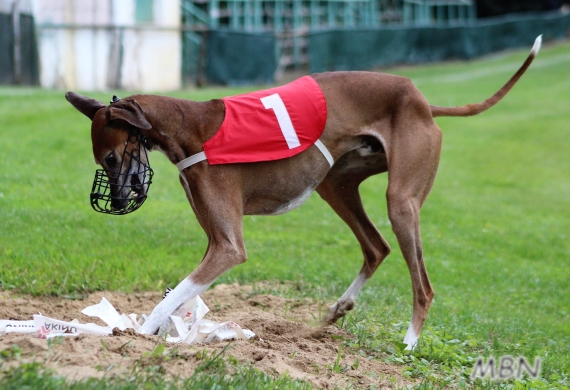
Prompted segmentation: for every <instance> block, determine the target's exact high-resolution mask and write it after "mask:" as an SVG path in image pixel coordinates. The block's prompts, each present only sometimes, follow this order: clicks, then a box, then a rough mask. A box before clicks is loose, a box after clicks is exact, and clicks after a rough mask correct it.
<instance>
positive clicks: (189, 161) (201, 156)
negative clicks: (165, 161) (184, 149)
mask: <svg viewBox="0 0 570 390" xmlns="http://www.w3.org/2000/svg"><path fill="white" fill-rule="evenodd" d="M207 159H208V158H207V157H206V153H204V152H200V153H196V154H193V155H192V156H190V157H188V158H185V159H184V160H182V161H180V162H179V163H178V164H176V167H177V168H178V170H179V171H180V172H182V170H184V169H186V168H188V167H190V166H192V165H194V164H196V163H199V162H200V161H204V160H207Z"/></svg>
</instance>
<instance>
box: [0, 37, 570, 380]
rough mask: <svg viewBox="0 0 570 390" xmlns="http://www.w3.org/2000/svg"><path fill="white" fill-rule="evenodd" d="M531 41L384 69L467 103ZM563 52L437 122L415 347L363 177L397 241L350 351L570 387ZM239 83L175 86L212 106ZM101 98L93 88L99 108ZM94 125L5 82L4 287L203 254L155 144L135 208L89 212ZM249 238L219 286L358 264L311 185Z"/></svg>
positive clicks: (73, 289) (413, 366) (137, 276)
mask: <svg viewBox="0 0 570 390" xmlns="http://www.w3.org/2000/svg"><path fill="white" fill-rule="evenodd" d="M531 43H532V42H531ZM529 46H530V45H529ZM529 49H530V47H529ZM527 53H528V51H526V50H525V51H517V52H511V53H507V54H501V55H497V56H493V57H488V58H485V59H482V60H478V61H473V62H468V63H463V62H461V63H448V64H443V65H442V64H438V65H429V66H421V67H409V68H408V67H406V68H397V69H390V70H389V72H390V73H397V74H401V75H406V76H408V77H410V78H411V79H412V81H414V82H415V83H416V85H417V86H418V87H419V89H420V90H421V91H422V92H423V93H424V94H425V96H426V97H427V99H428V100H429V101H430V103H432V104H435V105H461V104H466V103H474V102H478V101H481V100H483V99H485V98H486V97H488V96H489V95H491V94H492V93H493V92H495V91H496V90H497V89H498V88H499V87H500V86H501V85H502V84H503V83H504V82H505V81H506V80H507V79H508V78H509V77H510V75H511V74H513V73H514V71H515V70H516V69H517V68H518V67H519V65H520V64H521V63H522V62H523V60H524V58H525V57H526V56H527ZM569 63H570V44H568V43H564V44H557V45H553V46H551V47H546V48H544V49H543V50H542V51H541V53H540V54H539V56H538V57H537V59H536V60H535V63H533V65H532V66H531V68H530V69H529V70H528V72H527V73H526V74H525V75H524V76H523V78H522V79H521V80H520V81H519V83H518V84H517V86H516V87H515V88H514V89H513V90H512V91H511V92H510V94H509V95H508V96H507V97H506V98H505V99H504V100H503V101H502V102H500V103H499V105H498V106H497V107H495V108H493V109H491V110H490V111H488V112H486V113H484V114H482V115H479V116H477V117H472V118H438V120H437V123H438V124H439V126H440V127H441V128H442V131H443V134H444V138H443V151H442V157H441V163H440V167H439V172H438V177H437V179H436V182H435V185H434V187H433V190H432V193H431V195H430V196H429V197H428V200H427V202H426V204H425V205H424V207H423V209H422V235H423V244H424V253H425V258H426V262H427V267H428V271H429V273H430V277H431V280H432V283H433V287H434V289H435V291H436V297H435V300H434V303H433V305H432V308H431V311H430V314H429V316H428V319H427V321H426V327H425V330H424V333H423V334H422V338H421V343H422V344H421V345H420V348H419V349H418V350H417V351H416V352H414V353H411V354H409V353H404V352H402V351H400V349H399V342H400V341H401V340H402V339H403V335H404V333H405V330H406V328H407V323H408V321H409V318H410V315H411V283H410V277H409V274H408V271H407V268H406V266H405V263H404V260H403V259H402V256H401V254H400V253H399V250H398V246H397V241H396V239H395V237H394V236H393V234H392V232H391V228H390V223H389V221H388V217H387V213H386V200H385V195H384V194H385V189H386V176H385V175H384V176H378V177H375V178H371V179H369V180H368V181H366V182H365V183H364V184H363V185H362V187H361V192H362V195H363V199H364V203H365V206H366V208H367V210H368V211H369V214H370V216H371V218H372V220H373V222H374V223H375V224H376V226H377V227H378V228H379V230H380V231H381V232H382V233H383V235H384V236H385V237H386V239H387V240H388V242H389V243H390V244H391V245H392V248H393V252H392V254H391V255H390V256H389V257H388V258H387V259H386V261H385V262H384V264H383V265H382V266H381V267H380V268H379V270H378V272H377V274H376V275H375V276H374V277H373V278H372V280H371V281H370V282H369V284H368V285H367V287H365V289H364V290H363V292H362V294H361V296H360V297H359V301H358V307H357V308H356V310H355V311H354V312H353V313H351V314H350V315H349V316H347V318H346V319H345V320H344V321H343V322H342V324H341V325H342V326H344V327H345V328H347V330H349V331H351V332H352V333H353V334H355V339H354V340H353V341H351V342H349V343H348V344H350V345H349V346H350V347H354V348H362V349H365V350H367V351H377V352H378V358H380V359H385V360H388V361H394V362H399V363H401V364H403V369H406V370H408V372H409V374H410V375H412V376H415V377H419V378H421V380H422V385H425V386H426V387H442V386H446V385H448V386H451V387H456V386H457V387H465V386H466V387H477V388H498V387H504V388H529V389H530V388H567V387H569V386H570V288H569V286H570V195H569V194H570V158H569V156H570V142H569V139H570V137H569V135H570V98H569V91H570V71H569V69H570V67H569V65H568V64H569ZM244 91H246V89H222V88H219V89H218V88H212V89H203V90H192V91H182V92H177V93H175V94H171V95H174V96H178V97H184V98H189V99H193V100H206V99H210V98H215V97H222V96H226V95H231V94H236V93H240V92H244ZM110 95H111V93H109V94H101V93H93V94H90V96H93V97H95V98H98V99H100V100H102V101H105V102H106V101H108V100H109V99H110ZM89 127H90V122H89V120H88V119H87V118H85V117H83V116H82V115H81V114H79V113H78V112H77V111H75V109H74V108H73V107H72V106H71V105H69V104H68V103H67V102H66V101H65V99H64V96H63V93H62V92H60V91H44V90H38V89H26V88H6V87H2V88H0V134H1V137H0V220H1V225H0V256H1V268H0V289H14V290H16V291H20V292H22V293H31V294H56V295H60V296H63V297H77V296H80V295H81V294H84V293H86V292H89V291H93V290H100V289H109V290H122V291H126V292H131V291H140V290H156V291H159V290H163V289H164V288H165V287H166V286H174V285H176V284H177V282H178V281H179V280H181V279H182V278H183V277H184V276H186V275H187V274H188V273H189V272H190V271H191V270H192V269H193V268H194V267H195V266H196V265H197V264H198V263H199V261H200V260H201V257H202V255H203V253H204V251H205V248H206V244H207V241H206V237H205V235H204V233H203V232H202V230H201V228H200V227H199V225H198V223H197V221H196V219H195V217H194V216H193V214H192V210H191V208H190V207H189V206H188V204H187V200H186V198H185V196H184V193H183V190H182V188H181V187H180V184H179V182H178V178H177V175H178V172H177V170H176V168H175V167H174V166H172V165H171V164H170V163H169V162H168V161H167V160H166V159H165V158H164V157H163V156H162V155H160V154H159V153H152V154H151V155H150V159H151V163H152V167H153V169H154V170H155V173H156V174H155V181H154V184H153V186H152V187H151V189H150V193H149V199H148V201H147V203H145V205H144V206H143V207H142V208H141V210H140V211H137V212H136V213H134V214H131V215H128V216H124V217H120V218H118V217H111V216H105V215H101V214H97V213H95V212H93V211H92V210H91V208H90V206H89V191H90V189H91V183H92V180H93V174H94V170H95V169H96V166H95V164H94V162H93V157H92V153H91V150H90V148H91V140H90V134H89ZM244 233H245V240H246V245H247V249H248V255H249V258H248V261H247V262H246V263H245V264H243V265H241V266H239V267H236V268H235V269H233V270H231V271H230V272H228V273H227V274H225V275H224V276H222V277H221V278H220V279H219V282H222V283H228V282H234V281H237V282H239V283H242V284H247V283H254V282H257V281H263V280H278V281H293V282H294V284H295V285H296V286H297V287H299V289H298V290H299V291H296V289H292V290H291V292H290V294H304V295H307V296H313V297H319V298H324V299H326V300H328V301H329V302H331V303H332V302H333V301H334V300H335V299H336V298H337V297H338V296H340V294H342V292H343V291H344V290H345V289H346V288H347V287H348V285H349V284H350V282H351V281H352V279H353V278H354V277H355V276H356V274H357V272H358V270H359V268H360V265H361V261H362V260H361V253H360V249H359V246H358V245H357V242H356V240H355V238H354V237H353V236H352V234H351V232H350V231H349V229H348V228H347V227H346V226H345V225H344V224H343V223H342V221H341V220H340V219H339V218H338V217H337V216H336V215H335V214H334V213H333V211H332V210H331V209H330V208H329V207H328V206H327V205H326V204H325V203H324V202H323V201H322V200H321V199H320V198H319V197H318V195H317V194H314V195H313V196H311V198H310V199H309V200H308V201H307V203H306V204H305V205H303V206H302V207H301V208H300V209H298V210H296V211H294V212H292V213H289V214H286V215H283V216H279V217H271V218H262V217H246V218H245V220H244ZM479 355H481V356H484V357H486V358H488V357H490V356H494V357H500V356H503V355H512V356H514V357H518V356H522V357H525V358H526V359H527V360H529V361H531V362H533V361H534V359H535V357H540V358H541V359H542V365H541V375H540V379H539V380H536V381H533V380H532V379H531V378H528V377H526V378H524V379H522V380H520V381H506V382H489V381H486V382H484V381H480V380H478V381H475V382H473V381H470V380H469V378H468V375H469V374H470V373H471V369H472V367H473V362H474V359H476V358H477V356H479ZM280 380H281V379H280ZM10 383H11V382H10ZM14 383H15V382H14ZM0 387H1V386H0Z"/></svg>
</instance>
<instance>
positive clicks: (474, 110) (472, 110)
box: [430, 35, 542, 117]
mask: <svg viewBox="0 0 570 390" xmlns="http://www.w3.org/2000/svg"><path fill="white" fill-rule="evenodd" d="M541 44H542V35H540V36H539V37H538V38H536V41H534V45H533V46H532V50H531V51H530V55H529V56H528V58H527V59H526V61H525V62H524V64H522V66H521V67H520V69H519V70H518V71H517V72H516V73H515V74H514V75H513V77H511V79H510V80H509V81H507V83H506V84H505V85H503V87H502V88H501V89H499V90H498V91H497V92H496V93H495V94H494V95H493V96H491V97H490V98H488V99H487V100H485V101H483V102H481V103H476V104H467V105H465V106H458V107H439V106H430V107H431V115H432V116H434V117H436V116H471V115H477V114H480V113H482V112H483V111H485V110H488V109H489V108H491V107H493V106H494V105H495V104H497V103H498V102H499V100H501V99H502V98H503V97H504V96H505V95H506V94H507V93H508V92H509V91H510V90H511V88H512V87H513V86H514V85H515V84H516V82H517V81H518V80H519V79H520V78H521V76H522V75H523V74H524V72H525V71H526V70H527V68H528V67H529V66H530V64H531V63H532V60H534V57H536V55H537V54H538V50H540V45H541Z"/></svg>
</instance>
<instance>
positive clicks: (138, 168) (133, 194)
mask: <svg viewBox="0 0 570 390" xmlns="http://www.w3.org/2000/svg"><path fill="white" fill-rule="evenodd" d="M129 144H134V146H133V147H132V148H131V149H130V150H129ZM145 144H147V141H146V140H145V138H144V136H143V135H142V134H140V133H139V134H131V135H130V136H129V140H128V142H127V144H126V145H125V151H124V152H123V159H122V161H121V166H120V167H119V169H118V171H115V172H108V174H107V172H106V171H105V170H104V169H97V170H96V171H95V179H94V180H93V187H92V188H91V207H93V210H95V211H98V212H100V213H105V214H113V215H123V214H129V213H132V212H133V211H135V210H137V209H138V208H139V207H141V206H142V204H143V203H144V201H145V200H146V198H147V194H148V189H149V187H150V184H151V183H152V176H153V174H154V172H153V171H152V169H151V168H150V165H149V164H148V157H147V149H146V147H145ZM141 153H144V156H145V160H146V162H144V161H143V160H141ZM126 160H128V161H126Z"/></svg>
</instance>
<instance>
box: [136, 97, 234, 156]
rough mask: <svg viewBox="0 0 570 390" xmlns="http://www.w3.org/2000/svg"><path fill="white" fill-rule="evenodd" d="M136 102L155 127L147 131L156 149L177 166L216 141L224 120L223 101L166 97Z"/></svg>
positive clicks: (145, 133)
mask: <svg viewBox="0 0 570 390" xmlns="http://www.w3.org/2000/svg"><path fill="white" fill-rule="evenodd" d="M135 99H136V100H137V102H138V103H139V104H140V106H141V108H142V109H143V111H144V114H145V117H146V119H147V120H148V121H149V123H150V124H151V125H152V129H150V130H147V131H144V135H145V136H146V137H147V138H148V139H149V141H150V143H151V145H152V149H153V150H159V151H161V152H162V153H164V154H165V155H166V157H167V158H168V159H169V160H170V161H171V162H172V163H173V164H176V163H178V162H179V161H181V160H183V159H185V158H186V157H189V156H191V155H193V154H195V153H198V152H201V151H202V150H203V148H202V145H203V144H204V143H205V142H206V141H207V140H208V139H210V138H212V136H213V135H214V134H215V133H216V131H217V130H218V129H219V128H220V126H221V125H222V122H223V120H224V113H225V109H224V103H223V102H222V101H221V100H210V101H207V102H194V101H191V100H183V99H176V98H171V97H166V96H161V97H156V96H153V97H152V99H149V98H148V96H145V95H139V96H135ZM181 123H182V124H183V126H182V127H180V124H181Z"/></svg>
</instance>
